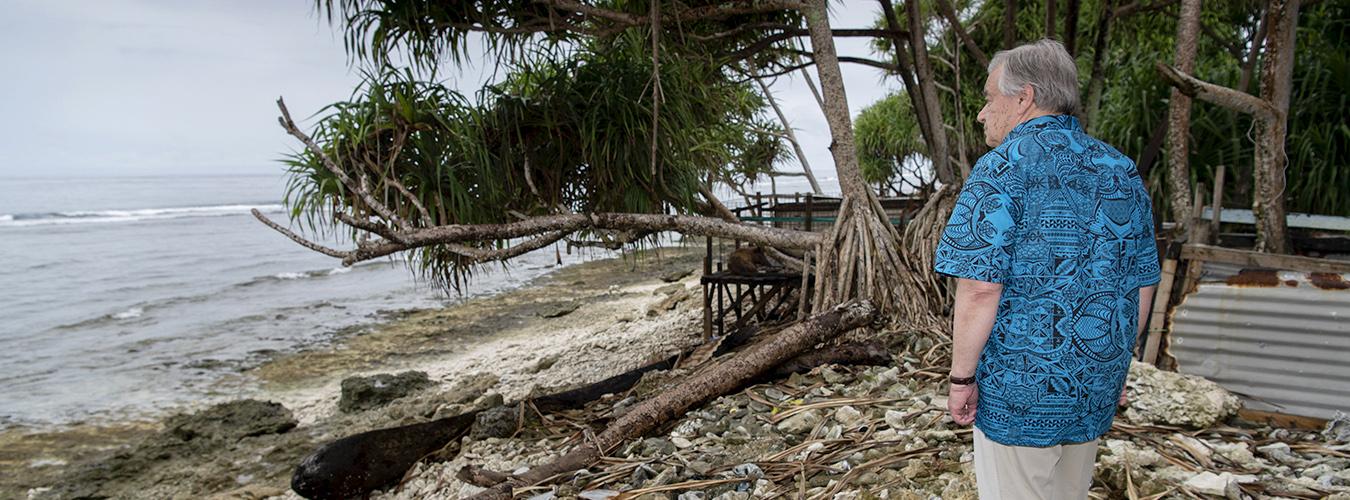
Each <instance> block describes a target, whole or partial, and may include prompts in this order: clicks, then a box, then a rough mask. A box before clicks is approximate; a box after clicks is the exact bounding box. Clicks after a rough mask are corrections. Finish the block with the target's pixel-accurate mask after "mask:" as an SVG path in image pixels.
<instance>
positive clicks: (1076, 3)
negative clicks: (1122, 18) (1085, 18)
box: [1064, 0, 1109, 57]
mask: <svg viewBox="0 0 1350 500" xmlns="http://www.w3.org/2000/svg"><path fill="white" fill-rule="evenodd" d="M1081 6H1082V0H1069V3H1068V4H1067V5H1066V6H1065V8H1064V48H1065V49H1066V50H1068V51H1069V55H1071V56H1074V57H1078V11H1079V8H1080V7H1081ZM1108 12H1109V10H1108Z"/></svg>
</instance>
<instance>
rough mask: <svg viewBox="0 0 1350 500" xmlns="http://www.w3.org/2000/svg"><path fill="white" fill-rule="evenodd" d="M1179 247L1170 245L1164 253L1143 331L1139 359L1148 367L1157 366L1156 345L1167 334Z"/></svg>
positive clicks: (1173, 244)
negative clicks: (1142, 350)
mask: <svg viewBox="0 0 1350 500" xmlns="http://www.w3.org/2000/svg"><path fill="white" fill-rule="evenodd" d="M1178 246H1180V245H1178V244H1176V243H1171V244H1169V245H1168V250H1167V252H1166V253H1165V255H1166V259H1165V260H1163V263H1162V280H1161V281H1159V282H1158V290H1157V291H1156V292H1154V294H1153V305H1152V306H1150V310H1149V317H1148V325H1146V327H1147V328H1146V329H1145V330H1144V336H1145V337H1144V355H1143V357H1142V358H1141V359H1140V361H1143V362H1145V363H1148V364H1150V365H1157V364H1158V345H1159V344H1160V343H1161V342H1162V336H1163V334H1164V333H1165V332H1167V325H1166V322H1167V305H1168V304H1169V303H1170V302H1171V298H1172V282H1173V281H1174V280H1175V279H1176V274H1177V257H1178V256H1179V255H1178V254H1180V250H1179V249H1178V248H1176V247H1178Z"/></svg>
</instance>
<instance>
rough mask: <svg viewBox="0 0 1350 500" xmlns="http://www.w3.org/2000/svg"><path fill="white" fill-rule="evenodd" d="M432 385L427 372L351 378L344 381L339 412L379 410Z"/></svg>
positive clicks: (339, 401)
mask: <svg viewBox="0 0 1350 500" xmlns="http://www.w3.org/2000/svg"><path fill="white" fill-rule="evenodd" d="M430 385H431V380H430V379H428V378H427V374H426V372H420V371H406V372H403V373H399V374H396V375H391V374H388V373H381V374H378V375H371V376H369V377H351V378H348V379H346V380H343V381H342V399H340V400H338V410H341V411H342V412H344V413H355V412H358V411H364V410H369V409H371V408H378V407H381V406H384V405H386V404H388V403H389V402H390V401H393V400H395V399H399V398H401V397H404V396H407V395H409V394H412V393H413V392H416V391H419V390H421V389H424V388H426V387H428V386H430Z"/></svg>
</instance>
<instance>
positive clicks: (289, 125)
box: [277, 98, 410, 229]
mask: <svg viewBox="0 0 1350 500" xmlns="http://www.w3.org/2000/svg"><path fill="white" fill-rule="evenodd" d="M277 108H279V109H281V117H280V118H278V119H277V121H278V122H280V123H281V128H283V129H286V132H287V133H289V134H290V135H291V136H292V137H295V138H296V139H300V142H303V143H305V148H306V149H308V150H309V152H310V153H313V154H314V156H316V157H318V158H319V162H320V163H322V164H323V166H324V168H326V169H328V171H329V172H332V173H333V175H335V176H337V178H338V180H339V181H341V182H342V185H343V186H346V187H347V189H349V190H351V191H352V192H353V193H356V195H357V196H359V197H360V198H361V201H364V202H365V203H366V205H367V206H369V207H370V208H371V209H373V210H375V212H376V213H378V214H380V216H381V217H384V218H385V219H386V220H389V221H391V222H394V223H395V224H399V225H400V226H404V229H407V228H408V227H410V226H408V225H407V223H406V222H403V221H402V219H399V218H398V216H396V215H394V213H393V211H391V210H389V207H386V206H385V205H384V204H383V203H380V202H379V201H377V200H375V197H374V196H371V194H370V192H369V191H366V190H365V189H363V187H362V186H361V185H360V184H357V183H356V182H355V181H353V180H352V178H351V177H350V176H348V175H347V173H346V172H344V171H342V169H341V168H338V166H337V163H334V162H333V160H332V158H329V157H328V155H327V154H326V153H324V152H323V148H320V147H319V145H318V144H315V143H314V139H311V138H310V137H309V135H308V134H305V133H304V132H301V131H300V128H299V127H297V126H296V125H295V120H292V119H291V112H290V111H289V110H287V109H286V101H285V100H283V99H281V98H278V99H277Z"/></svg>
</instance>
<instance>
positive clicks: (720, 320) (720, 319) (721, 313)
mask: <svg viewBox="0 0 1350 500" xmlns="http://www.w3.org/2000/svg"><path fill="white" fill-rule="evenodd" d="M717 273H718V274H721V273H722V263H721V262H718V263H717ZM713 286H714V287H716V288H717V336H718V337H721V336H722V335H724V334H726V331H725V328H726V327H725V323H726V321H727V318H726V312H725V309H723V304H722V289H723V288H725V287H726V285H725V284H723V283H716V284H714V285H713Z"/></svg>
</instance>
